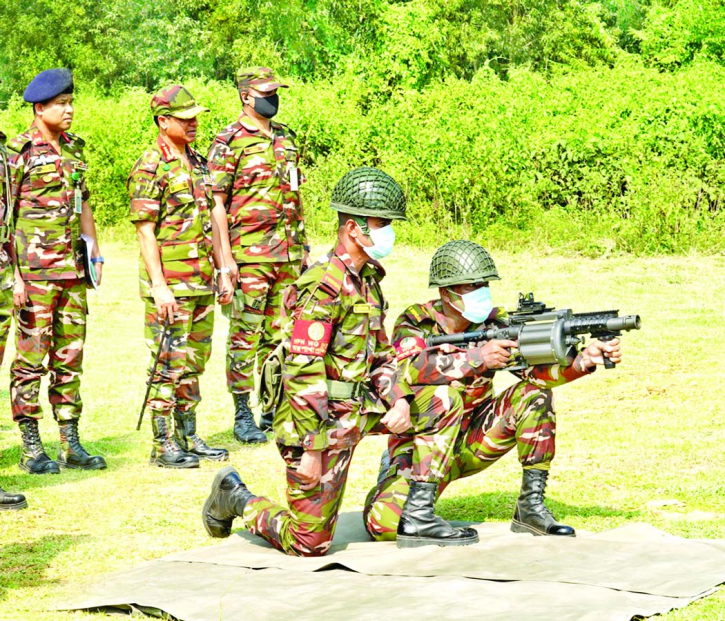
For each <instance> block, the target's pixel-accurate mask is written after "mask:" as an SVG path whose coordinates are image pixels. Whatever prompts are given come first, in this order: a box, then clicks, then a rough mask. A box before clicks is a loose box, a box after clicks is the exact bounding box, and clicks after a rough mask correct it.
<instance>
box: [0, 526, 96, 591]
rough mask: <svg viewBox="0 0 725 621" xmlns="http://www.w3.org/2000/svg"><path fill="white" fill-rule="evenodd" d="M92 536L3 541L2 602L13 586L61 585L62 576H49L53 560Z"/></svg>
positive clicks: (0, 562) (0, 563) (0, 560)
mask: <svg viewBox="0 0 725 621" xmlns="http://www.w3.org/2000/svg"><path fill="white" fill-rule="evenodd" d="M88 538H89V535H45V536H43V537H39V538H37V539H35V540H34V541H30V542H27V543H15V544H11V545H1V544H0V602H2V601H3V600H5V599H6V598H7V596H8V594H9V592H10V591H11V590H13V589H22V588H28V587H32V588H34V589H37V588H38V587H44V586H48V585H54V584H59V583H60V582H61V581H62V579H60V578H53V579H48V578H46V577H45V572H46V570H47V568H48V565H49V563H50V562H51V561H52V560H53V558H55V557H56V556H58V555H60V554H62V553H63V552H65V551H66V550H67V549H69V548H70V547H72V546H75V545H78V544H79V543H81V542H82V541H84V540H85V539H88ZM28 603H31V602H28Z"/></svg>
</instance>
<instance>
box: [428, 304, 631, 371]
mask: <svg viewBox="0 0 725 621" xmlns="http://www.w3.org/2000/svg"><path fill="white" fill-rule="evenodd" d="M509 321H510V325H508V326H505V327H502V328H488V329H487V330H477V331H473V332H461V333H460V334H444V335H441V336H429V337H428V338H427V339H426V342H425V343H426V345H427V346H428V347H437V346H438V345H443V344H444V343H450V344H451V345H463V344H468V343H477V342H480V341H493V340H501V339H507V340H510V341H518V343H519V346H518V351H517V352H515V353H514V354H513V362H512V366H509V367H507V369H508V370H510V371H519V370H523V369H526V368H528V367H529V366H535V365H538V364H562V365H567V364H571V363H572V362H573V361H574V358H576V356H577V353H578V350H577V347H576V346H577V345H579V344H580V343H583V342H584V338H580V335H584V334H588V335H590V336H591V337H592V338H595V339H599V340H600V341H611V340H612V339H614V338H616V337H618V336H620V335H621V334H622V332H623V331H625V330H639V329H640V328H641V327H642V322H641V320H640V318H639V315H625V316H623V317H620V316H619V311H616V310H614V311H598V312H593V313H573V312H572V311H571V309H569V308H564V309H557V310H555V309H554V308H553V307H547V306H546V305H545V304H544V303H543V302H536V301H535V300H534V294H533V293H529V294H528V295H526V296H525V295H524V294H523V293H519V305H518V308H517V309H516V312H515V313H511V315H509ZM604 366H605V368H607V369H613V368H614V366H615V365H614V363H613V362H612V361H611V360H610V359H609V358H608V357H607V355H606V354H605V355H604Z"/></svg>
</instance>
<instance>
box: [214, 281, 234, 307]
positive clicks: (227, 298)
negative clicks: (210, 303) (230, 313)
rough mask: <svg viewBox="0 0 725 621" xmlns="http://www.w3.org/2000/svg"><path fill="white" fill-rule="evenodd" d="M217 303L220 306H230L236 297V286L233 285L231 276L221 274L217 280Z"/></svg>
mask: <svg viewBox="0 0 725 621" xmlns="http://www.w3.org/2000/svg"><path fill="white" fill-rule="evenodd" d="M217 291H218V292H219V293H217V301H218V302H219V304H222V305H224V304H229V302H231V301H232V297H233V296H234V285H233V284H232V279H231V274H222V273H220V274H219V277H218V278H217Z"/></svg>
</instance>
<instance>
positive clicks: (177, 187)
mask: <svg viewBox="0 0 725 621" xmlns="http://www.w3.org/2000/svg"><path fill="white" fill-rule="evenodd" d="M188 189H189V184H188V183H187V182H186V181H179V182H177V183H174V184H173V185H170V186H169V193H170V194H176V193H177V192H183V191H184V190H188Z"/></svg>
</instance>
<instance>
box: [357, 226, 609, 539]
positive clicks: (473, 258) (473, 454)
mask: <svg viewBox="0 0 725 621" xmlns="http://www.w3.org/2000/svg"><path fill="white" fill-rule="evenodd" d="M491 280H499V276H498V272H497V271H496V266H495V265H494V262H493V260H492V259H491V257H490V256H489V254H488V252H486V250H485V249H484V248H482V247H481V246H479V245H478V244H475V243H473V242H470V241H463V240H460V241H452V242H448V243H447V244H444V245H443V246H442V247H441V248H439V249H438V250H437V251H436V253H435V254H434V255H433V260H432V261H431V264H430V286H431V287H438V288H439V289H438V291H439V295H440V298H439V299H437V300H432V301H430V302H426V303H425V304H414V305H413V306H411V307H409V308H408V309H407V310H406V311H405V312H404V313H403V314H402V315H401V316H400V317H399V318H398V320H397V322H396V323H395V328H394V332H393V343H394V344H395V348H396V351H397V354H398V362H399V364H400V365H401V375H402V376H403V377H404V382H405V384H407V385H408V386H409V387H410V388H411V389H412V391H413V393H414V394H415V399H414V401H413V403H412V404H411V408H415V407H418V408H419V409H425V410H427V411H434V412H439V413H441V414H443V413H445V412H458V413H460V412H462V413H463V422H462V424H461V431H460V433H459V435H458V439H457V440H456V448H455V451H454V454H453V458H452V459H451V461H450V467H449V469H448V471H447V473H446V475H445V477H444V478H443V481H442V482H441V484H440V487H439V493H442V492H443V490H444V489H445V488H446V486H447V485H448V484H449V483H450V482H451V481H455V480H457V479H460V478H463V477H467V476H471V475H473V474H476V473H477V472H480V471H482V470H484V469H486V468H488V467H489V466H490V465H491V464H493V463H494V462H495V461H497V460H498V459H500V458H501V457H502V456H503V455H505V454H506V453H507V452H508V451H510V450H511V449H512V448H514V447H516V449H517V451H518V456H519V461H520V462H521V466H522V467H523V481H522V485H521V494H520V496H519V499H518V501H517V502H516V509H515V512H514V517H513V521H512V524H511V530H513V531H514V532H519V533H521V532H529V533H532V534H534V535H563V536H574V534H575V533H574V529H573V528H571V527H570V526H566V525H565V524H560V523H559V522H557V521H556V520H555V519H554V516H553V515H552V514H551V511H549V509H548V508H547V507H546V505H545V504H544V492H545V489H546V480H547V477H548V475H549V468H550V466H551V460H552V459H553V458H554V441H555V430H556V419H555V415H554V408H553V403H552V393H551V389H552V388H553V387H555V386H560V385H562V384H565V383H567V382H571V381H574V380H575V379H578V378H580V377H583V376H584V375H588V374H590V373H592V372H593V371H594V370H595V368H596V365H599V364H604V360H603V358H602V353H603V352H607V353H608V355H609V356H610V357H611V359H612V361H613V362H620V361H621V353H620V345H619V340H618V339H615V340H612V341H610V342H608V343H606V344H605V343H602V342H600V341H596V340H595V341H592V342H591V343H590V344H589V345H588V346H587V347H586V348H585V349H584V350H583V351H582V352H581V353H580V354H579V356H578V357H577V358H576V359H575V360H574V362H573V363H572V364H571V365H569V366H560V365H541V366H536V367H530V368H528V369H526V370H524V371H523V372H518V371H517V372H515V373H516V375H517V376H518V377H519V378H520V379H521V381H520V382H518V383H517V384H515V385H513V386H511V387H510V388H508V389H507V390H504V391H503V392H502V393H501V394H499V395H494V392H493V376H494V374H495V371H496V370H497V369H503V368H504V367H505V366H506V364H507V362H508V360H509V356H510V352H509V348H511V347H516V345H517V344H516V342H515V341H489V342H487V343H485V344H472V345H470V346H468V347H465V348H458V347H454V346H452V345H443V346H441V347H440V348H430V349H426V346H425V340H426V338H428V337H429V336H438V335H441V334H454V333H458V332H466V331H474V330H484V329H487V328H490V327H502V326H503V325H505V324H506V323H507V313H506V311H505V310H504V309H502V308H493V304H492V301H491V292H490V289H489V286H488V284H489V282H490V281H491ZM413 448H414V447H413V446H412V444H411V442H410V441H409V439H407V438H402V437H394V438H391V439H390V441H389V444H388V450H389V454H390V463H389V465H387V464H384V465H383V468H382V470H381V476H380V481H379V483H378V485H377V487H375V488H374V489H373V490H371V493H370V494H369V495H368V499H367V502H366V503H365V511H364V516H365V526H366V528H367V531H368V533H369V534H370V536H371V537H372V538H373V539H376V540H391V539H395V537H396V532H397V528H398V521H399V519H400V518H399V516H400V512H401V510H402V508H403V503H404V501H405V497H406V496H407V494H408V489H409V486H410V483H409V480H410V469H411V466H412V463H413V455H414V453H413ZM383 462H385V459H384V460H383Z"/></svg>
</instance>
